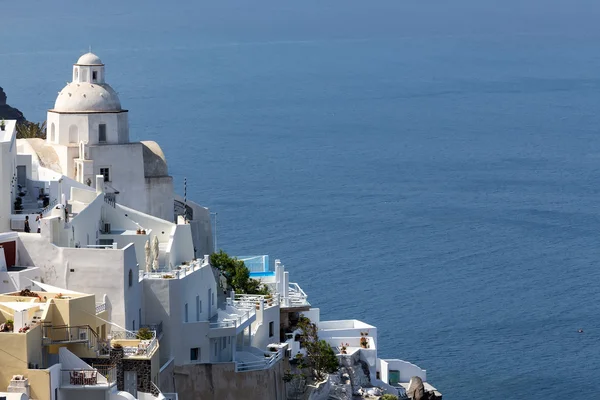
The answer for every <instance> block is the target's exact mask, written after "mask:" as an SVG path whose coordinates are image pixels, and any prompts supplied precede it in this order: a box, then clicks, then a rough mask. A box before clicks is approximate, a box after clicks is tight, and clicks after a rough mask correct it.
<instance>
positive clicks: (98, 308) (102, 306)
mask: <svg viewBox="0 0 600 400" xmlns="http://www.w3.org/2000/svg"><path fill="white" fill-rule="evenodd" d="M103 311H106V303H96V314H100V313H101V312H103Z"/></svg>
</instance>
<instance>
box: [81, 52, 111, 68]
mask: <svg viewBox="0 0 600 400" xmlns="http://www.w3.org/2000/svg"><path fill="white" fill-rule="evenodd" d="M75 65H104V64H103V63H102V60H101V59H100V57H98V56H97V55H95V54H94V53H92V52H89V53H85V54H84V55H82V56H81V57H79V59H78V60H77V62H76V63H75Z"/></svg>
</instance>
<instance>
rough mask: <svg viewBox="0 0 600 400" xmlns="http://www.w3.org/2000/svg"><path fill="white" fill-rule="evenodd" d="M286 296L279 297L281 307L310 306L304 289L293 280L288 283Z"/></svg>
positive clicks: (307, 307)
mask: <svg viewBox="0 0 600 400" xmlns="http://www.w3.org/2000/svg"><path fill="white" fill-rule="evenodd" d="M287 292H288V293H287V296H282V297H281V307H282V308H306V309H309V308H310V303H309V302H308V300H307V299H308V296H307V295H306V293H304V290H302V288H301V287H300V285H298V284H297V283H295V282H290V283H289V284H288V290H287Z"/></svg>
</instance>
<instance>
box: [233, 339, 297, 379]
mask: <svg viewBox="0 0 600 400" xmlns="http://www.w3.org/2000/svg"><path fill="white" fill-rule="evenodd" d="M267 349H268V350H267V351H262V350H260V349H257V348H256V347H247V346H246V347H242V348H238V349H237V350H236V353H235V370H236V372H246V371H257V370H263V369H269V368H271V367H272V366H273V365H275V364H276V363H277V362H278V361H279V360H281V359H283V357H284V355H285V352H286V350H287V345H286V344H273V345H269V346H267Z"/></svg>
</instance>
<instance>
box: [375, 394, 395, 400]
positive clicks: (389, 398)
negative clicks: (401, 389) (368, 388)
mask: <svg viewBox="0 0 600 400" xmlns="http://www.w3.org/2000/svg"><path fill="white" fill-rule="evenodd" d="M379 400H398V396H394V395H393V394H389V393H387V394H384V395H383V396H381V397H380V398H379Z"/></svg>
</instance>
